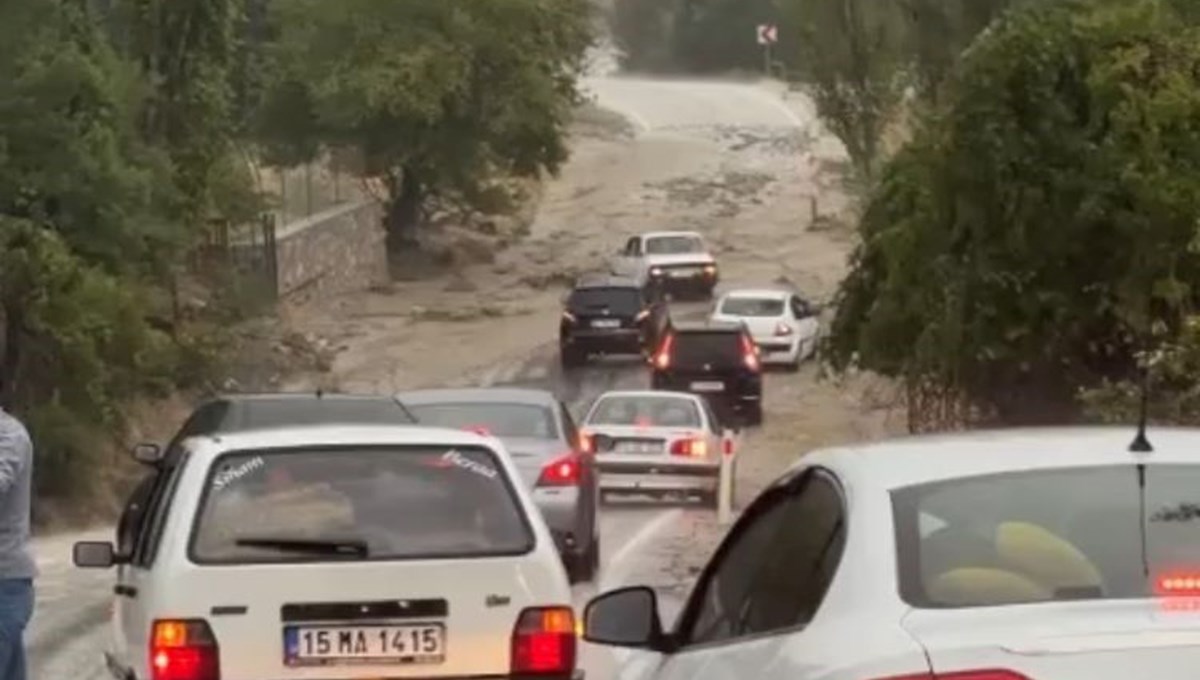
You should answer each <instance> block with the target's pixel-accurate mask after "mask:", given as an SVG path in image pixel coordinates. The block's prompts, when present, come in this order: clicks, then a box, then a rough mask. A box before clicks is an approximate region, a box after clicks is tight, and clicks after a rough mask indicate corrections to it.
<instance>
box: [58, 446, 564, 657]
mask: <svg viewBox="0 0 1200 680" xmlns="http://www.w3.org/2000/svg"><path fill="white" fill-rule="evenodd" d="M142 462H144V463H149V464H151V465H152V466H153V467H152V472H151V474H153V475H155V484H156V485H157V486H158V489H157V490H156V492H155V494H154V495H153V498H155V499H156V500H155V501H154V503H153V504H152V505H151V506H150V508H149V512H150V513H151V514H150V521H148V522H146V523H145V528H144V531H145V532H146V534H145V535H144V536H141V537H139V538H138V540H137V546H138V547H137V548H136V549H135V550H134V553H133V554H132V555H125V554H120V553H117V552H116V551H115V550H114V547H113V546H112V544H110V543H107V542H84V543H77V544H76V545H75V555H74V557H75V563H76V564H77V565H78V566H81V567H93V568H106V567H111V566H114V565H117V566H119V570H118V572H117V575H116V585H115V588H114V590H115V592H116V594H117V598H116V603H115V609H114V616H113V627H114V631H113V637H112V647H111V648H110V650H109V651H108V653H107V654H106V656H107V666H108V667H109V668H110V669H112V672H113V675H114V676H115V677H120V678H139V679H143V680H216V679H217V678H228V679H229V680H243V679H248V678H275V679H277V680H293V679H294V680H311V679H313V678H321V679H322V680H366V679H372V678H384V677H386V678H414V677H419V678H424V679H433V678H442V677H451V678H464V677H510V676H517V677H525V676H530V677H533V676H536V677H539V678H543V677H544V678H556V679H557V680H568V679H569V678H572V677H573V676H574V675H575V674H576V637H577V632H576V630H575V624H574V613H573V609H572V607H571V591H570V586H569V585H568V584H567V575H566V572H565V571H564V569H563V564H562V561H561V559H560V558H559V555H558V551H557V550H556V549H555V546H554V541H553V540H552V538H551V536H550V531H549V529H547V528H546V525H545V523H544V522H543V521H542V519H541V516H540V513H539V512H538V510H537V508H536V507H535V506H534V503H533V499H532V498H531V497H530V494H529V491H527V490H526V488H525V485H523V484H521V483H520V481H519V479H520V478H519V476H518V473H517V469H516V467H515V466H514V464H513V462H512V460H510V458H509V456H508V454H507V452H506V451H505V450H504V447H503V445H502V444H501V443H500V442H499V441H498V440H496V439H494V438H491V437H484V436H480V435H477V434H473V433H469V432H461V431H457V430H449V429H436V428H426V427H413V426H356V427H350V426H314V427H287V428H277V429H268V430H259V431H254V432H242V433H229V434H221V435H220V436H219V437H216V436H198V437H193V438H191V439H186V440H184V441H183V442H182V443H181V445H180V446H179V447H178V448H174V449H171V450H169V451H168V452H167V457H165V458H162V459H160V460H147V459H145V458H144V457H143V459H142Z"/></svg>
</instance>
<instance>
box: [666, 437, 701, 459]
mask: <svg viewBox="0 0 1200 680" xmlns="http://www.w3.org/2000/svg"><path fill="white" fill-rule="evenodd" d="M671 455H672V456H696V457H701V456H707V455H708V441H707V440H705V439H677V440H675V441H673V442H671Z"/></svg>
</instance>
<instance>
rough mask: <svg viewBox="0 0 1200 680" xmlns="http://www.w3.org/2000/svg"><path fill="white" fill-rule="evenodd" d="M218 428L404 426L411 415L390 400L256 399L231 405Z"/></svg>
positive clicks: (409, 421)
mask: <svg viewBox="0 0 1200 680" xmlns="http://www.w3.org/2000/svg"><path fill="white" fill-rule="evenodd" d="M229 414H230V415H235V416H237V417H228V416H227V417H226V420H225V422H224V423H223V425H222V427H221V430H222V431H230V430H259V429H267V428H272V427H281V426H289V425H337V424H347V425H405V424H411V423H412V422H413V418H412V417H411V416H410V415H409V414H408V412H406V411H405V410H404V408H403V407H401V406H400V405H399V404H398V403H396V402H395V401H394V400H392V399H383V398H381V399H338V398H332V399H315V398H314V399H303V398H288V399H255V400H253V401H249V402H247V403H245V404H244V405H243V406H242V407H241V408H236V407H235V408H233V409H231V410H230V411H229Z"/></svg>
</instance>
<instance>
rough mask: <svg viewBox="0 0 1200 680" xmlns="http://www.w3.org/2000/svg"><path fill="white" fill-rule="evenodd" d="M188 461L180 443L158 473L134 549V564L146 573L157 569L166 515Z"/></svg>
mask: <svg viewBox="0 0 1200 680" xmlns="http://www.w3.org/2000/svg"><path fill="white" fill-rule="evenodd" d="M187 457H188V451H187V448H186V447H185V446H184V445H183V443H182V442H180V443H179V444H177V445H176V446H175V448H174V449H172V450H169V451H168V452H167V457H166V458H165V459H164V460H163V466H162V469H160V470H159V471H158V474H157V477H158V479H157V480H156V483H155V485H154V489H153V491H152V492H151V493H150V500H149V502H148V503H147V505H146V509H145V515H144V517H143V518H142V525H141V527H140V530H139V532H138V536H137V539H136V540H135V542H134V546H133V563H134V564H135V565H137V566H139V567H141V568H143V569H148V568H150V567H151V566H153V565H154V558H155V557H156V556H157V554H158V546H159V543H161V542H162V534H163V528H164V526H165V524H166V518H167V513H168V512H169V511H170V507H171V501H172V500H173V499H174V497H175V489H176V487H177V486H178V485H179V477H180V475H181V472H182V470H183V468H184V465H185V464H186V462H187Z"/></svg>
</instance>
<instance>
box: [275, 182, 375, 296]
mask: <svg viewBox="0 0 1200 680" xmlns="http://www.w3.org/2000/svg"><path fill="white" fill-rule="evenodd" d="M382 215H383V212H382V208H381V207H380V205H379V203H378V202H376V201H373V200H364V201H359V202H356V203H348V204H345V205H339V206H335V207H333V208H330V209H328V210H325V211H323V212H320V213H317V214H315V215H313V216H312V217H309V218H306V219H303V220H299V221H297V222H292V223H291V224H287V225H283V226H280V227H279V229H278V231H277V232H276V234H275V251H276V262H277V267H278V286H279V287H278V290H279V299H280V302H284V303H289V304H298V303H299V304H302V303H304V302H307V301H309V300H313V299H315V298H323V297H327V296H330V295H337V294H339V293H347V292H353V291H358V290H366V289H368V288H370V287H372V286H377V285H382V284H384V283H386V282H387V281H388V264H387V248H386V244H385V236H386V234H385V232H384V229H383V223H382Z"/></svg>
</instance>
